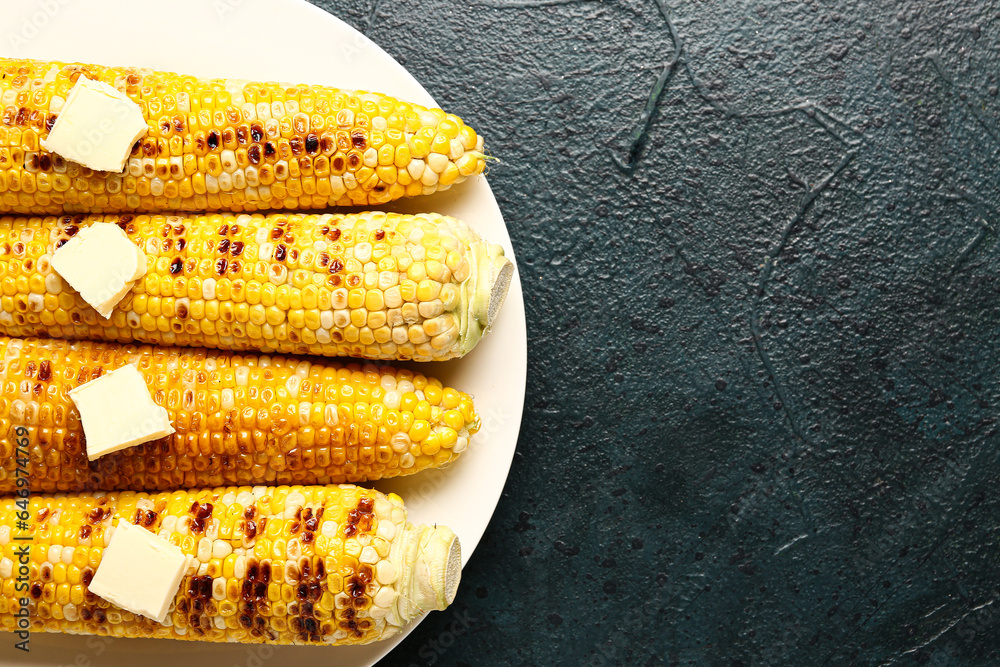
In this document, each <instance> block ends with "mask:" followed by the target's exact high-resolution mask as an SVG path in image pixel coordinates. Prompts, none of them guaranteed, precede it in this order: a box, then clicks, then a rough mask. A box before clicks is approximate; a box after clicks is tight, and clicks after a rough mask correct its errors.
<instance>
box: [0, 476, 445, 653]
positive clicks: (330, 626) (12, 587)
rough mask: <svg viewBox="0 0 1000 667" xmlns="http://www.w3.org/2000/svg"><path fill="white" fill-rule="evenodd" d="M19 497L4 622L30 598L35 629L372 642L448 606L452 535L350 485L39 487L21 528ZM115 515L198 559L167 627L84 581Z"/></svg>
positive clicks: (6, 529)
mask: <svg viewBox="0 0 1000 667" xmlns="http://www.w3.org/2000/svg"><path fill="white" fill-rule="evenodd" d="M15 503H16V499H13V498H11V499H4V500H0V581H2V583H0V586H2V592H0V629H3V630H7V631H12V630H15V629H16V628H17V622H18V617H17V613H18V612H19V610H20V609H21V606H20V599H21V598H22V597H24V598H27V601H28V605H27V609H28V614H29V618H30V627H31V630H32V631H36V632H67V633H72V634H100V635H106V636H112V637H162V638H171V639H200V640H204V641H216V642H252V643H269V644H327V645H330V644H366V643H369V642H373V641H378V640H380V639H386V638H388V637H391V636H392V635H394V634H396V633H397V632H398V631H399V629H400V628H401V627H402V626H403V625H405V624H406V623H407V622H408V621H410V620H411V619H413V618H415V617H416V616H418V615H419V614H420V613H422V612H423V611H430V610H432V609H444V608H445V607H447V606H448V605H449V604H450V603H451V601H452V600H453V599H454V596H455V592H456V589H457V587H458V583H459V579H460V577H461V553H460V550H461V549H460V546H459V543H458V539H457V538H456V537H455V534H454V533H453V532H452V531H450V530H449V529H447V528H445V527H443V526H436V527H434V528H430V527H428V526H414V525H413V524H411V523H408V522H407V521H406V510H405V509H404V507H403V502H402V500H401V499H400V498H399V496H396V495H394V494H392V495H389V496H385V495H383V494H381V493H379V492H377V491H373V490H369V489H362V488H358V487H355V486H349V485H343V486H305V487H302V486H294V487H277V488H267V487H261V486H257V487H247V486H244V487H225V488H216V489H209V490H200V491H177V492H174V493H159V494H145V493H132V492H125V493H108V494H106V495H105V494H102V493H97V494H94V495H78V496H56V497H52V496H36V497H33V498H31V500H30V503H29V506H28V512H27V513H28V515H29V518H28V519H27V521H26V522H25V523H27V524H28V529H27V530H19V529H18V520H17V519H16V517H17V514H18V511H19V508H18V507H17V505H16V504H15ZM122 521H127V522H129V523H134V524H136V525H138V526H142V527H144V528H145V529H147V530H149V531H152V532H153V533H156V534H157V535H159V536H160V537H162V538H164V539H166V540H167V541H169V542H170V543H171V544H174V545H176V546H179V547H180V548H181V549H182V550H183V551H184V552H185V553H186V554H188V555H191V556H193V559H192V563H191V565H190V566H189V568H188V571H187V573H186V575H185V576H184V579H183V580H182V582H181V586H180V590H179V592H178V593H177V595H176V597H175V598H174V602H173V604H172V605H171V609H170V612H169V614H168V616H167V619H166V621H165V622H164V623H163V624H162V625H161V624H159V623H157V622H155V621H153V620H150V619H148V618H145V617H143V616H137V615H135V614H132V613H130V612H128V611H125V610H123V609H121V608H119V607H117V606H115V605H112V604H111V603H109V602H107V601H105V600H103V599H101V598H99V597H97V596H96V595H94V594H93V593H91V592H90V591H89V590H88V588H87V587H88V586H89V585H90V581H91V579H92V577H93V575H94V572H95V571H96V570H97V568H98V567H100V564H101V556H102V552H103V550H104V548H105V547H107V545H108V543H109V542H110V541H111V536H112V535H113V533H114V530H115V526H116V525H118V524H119V523H120V522H122ZM22 528H23V525H22ZM26 537H28V538H30V539H28V540H24V539H21V538H26ZM24 550H27V552H28V553H29V556H28V557H27V558H25V559H24V560H22V558H23V554H24ZM22 565H23V566H24V567H25V569H26V570H27V572H23V571H22V570H21V567H22ZM22 573H24V574H27V576H28V579H29V580H28V581H27V582H26V590H24V591H20V590H19V589H18V588H17V584H16V580H17V577H18V576H19V575H20V574H22Z"/></svg>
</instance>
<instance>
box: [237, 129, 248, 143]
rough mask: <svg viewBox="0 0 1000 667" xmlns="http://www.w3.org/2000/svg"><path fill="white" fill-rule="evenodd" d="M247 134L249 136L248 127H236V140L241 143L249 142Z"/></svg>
mask: <svg viewBox="0 0 1000 667" xmlns="http://www.w3.org/2000/svg"><path fill="white" fill-rule="evenodd" d="M247 136H248V132H247V128H245V127H242V126H241V127H238V128H236V141H237V142H239V143H240V144H245V143H247Z"/></svg>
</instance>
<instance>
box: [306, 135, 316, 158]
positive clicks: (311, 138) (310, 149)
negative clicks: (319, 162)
mask: <svg viewBox="0 0 1000 667" xmlns="http://www.w3.org/2000/svg"><path fill="white" fill-rule="evenodd" d="M306 152H307V153H309V154H310V155H312V154H314V153H318V152H319V137H317V136H316V135H315V134H308V135H306Z"/></svg>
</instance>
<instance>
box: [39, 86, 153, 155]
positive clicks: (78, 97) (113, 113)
mask: <svg viewBox="0 0 1000 667" xmlns="http://www.w3.org/2000/svg"><path fill="white" fill-rule="evenodd" d="M148 131H149V126H148V125H147V124H146V119H145V118H144V117H143V115H142V109H140V108H139V105H138V104H136V103H135V102H133V101H132V100H131V99H129V97H128V95H126V94H125V93H122V92H120V91H119V90H117V89H115V88H112V87H111V86H109V85H108V84H106V83H102V82H100V81H91V80H90V79H88V78H87V77H85V76H81V77H80V78H79V79H77V80H76V85H74V86H73V88H72V89H70V91H69V95H67V96H66V102H65V103H64V104H63V107H62V109H61V110H60V111H59V116H58V117H56V122H55V125H53V126H52V130H51V131H50V132H49V134H48V136H47V137H45V138H44V139H42V140H41V145H42V148H44V149H45V150H47V151H49V152H51V153H56V154H57V155H61V156H63V157H64V158H66V159H67V160H72V161H73V162H77V163H79V164H82V165H83V166H84V167H89V168H90V169H93V170H95V171H115V172H120V171H122V169H124V168H125V161H126V160H128V156H129V154H131V152H132V146H133V145H135V142H136V141H138V140H139V139H141V138H142V137H144V136H146V133H147V132H148Z"/></svg>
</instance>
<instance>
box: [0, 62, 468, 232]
mask: <svg viewBox="0 0 1000 667" xmlns="http://www.w3.org/2000/svg"><path fill="white" fill-rule="evenodd" d="M0 74H2V77H0V212H8V213H62V212H64V211H70V212H76V211H81V212H116V211H204V210H228V211H256V210H268V209H278V208H280V209H316V208H326V207H328V206H359V205H361V206H363V205H375V204H383V203H385V202H388V201H392V200H394V199H399V198H401V197H408V196H414V195H421V194H430V193H432V192H436V191H439V190H446V189H448V188H449V187H451V185H452V184H454V183H457V182H459V181H462V180H464V179H465V178H467V177H468V176H470V175H473V174H480V173H482V171H483V168H484V166H485V157H484V155H483V153H482V149H483V142H482V138H481V137H479V136H478V135H477V134H476V132H475V130H473V129H472V128H470V127H469V126H467V125H465V123H463V122H462V120H461V119H460V118H458V117H457V116H455V115H452V114H446V113H445V112H444V111H442V110H440V109H426V108H424V107H422V106H419V105H416V104H408V103H406V102H402V101H399V100H396V99H394V98H392V97H388V96H386V95H380V94H376V93H367V92H361V91H358V92H354V91H341V90H337V89H334V88H327V87H322V86H305V85H297V86H291V85H286V84H279V83H274V82H249V81H240V80H232V79H230V80H227V79H211V80H207V79H197V78H195V77H191V76H182V75H179V74H172V73H167V72H154V71H152V70H148V69H138V68H129V67H103V66H100V65H85V64H65V63H59V62H49V61H37V60H12V59H5V58H0ZM81 75H82V76H86V77H87V78H88V79H92V80H95V81H102V82H104V83H107V84H108V85H110V86H113V87H115V88H117V89H118V90H120V91H122V92H123V93H125V94H126V95H128V96H129V97H130V98H131V99H132V101H134V102H135V103H136V104H138V105H139V107H140V109H141V111H142V114H143V116H144V117H145V119H146V121H147V122H148V124H149V133H148V134H147V135H146V136H145V138H143V139H141V140H139V141H138V142H136V144H135V146H134V147H133V148H132V155H131V157H130V158H129V160H128V164H127V166H126V169H125V171H124V173H121V174H114V173H109V172H94V171H91V170H90V169H87V168H84V167H82V166H80V165H78V164H76V163H74V162H69V161H67V160H64V159H63V158H61V157H60V156H58V155H55V154H52V153H48V152H46V151H45V150H44V149H42V148H41V146H40V144H39V141H40V140H41V139H44V138H46V137H47V136H48V133H49V131H50V130H51V129H52V126H53V125H54V124H55V120H56V118H57V117H58V115H59V112H60V110H61V108H62V105H63V102H64V101H65V99H66V96H67V94H68V92H69V90H70V88H72V87H73V85H74V83H75V82H76V80H77V79H78V78H79V77H80V76H81Z"/></svg>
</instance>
